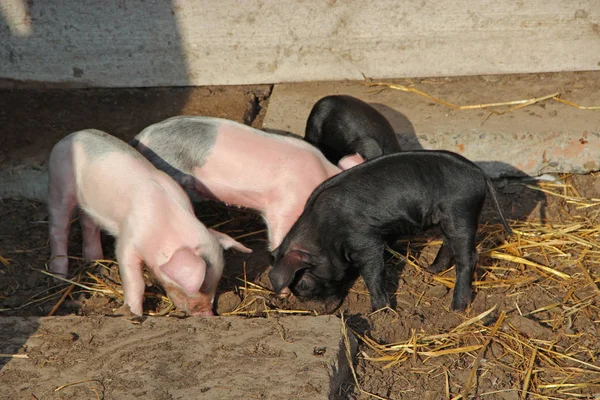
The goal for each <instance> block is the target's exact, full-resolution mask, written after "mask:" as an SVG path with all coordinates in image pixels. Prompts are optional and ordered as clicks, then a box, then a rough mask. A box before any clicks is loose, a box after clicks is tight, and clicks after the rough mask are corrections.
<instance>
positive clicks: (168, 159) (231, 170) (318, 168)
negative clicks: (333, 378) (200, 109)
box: [131, 116, 340, 248]
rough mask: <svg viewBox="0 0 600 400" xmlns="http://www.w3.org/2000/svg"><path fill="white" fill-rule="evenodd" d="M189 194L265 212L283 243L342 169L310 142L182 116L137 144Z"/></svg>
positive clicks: (272, 236) (274, 238)
mask: <svg viewBox="0 0 600 400" xmlns="http://www.w3.org/2000/svg"><path fill="white" fill-rule="evenodd" d="M131 143H132V145H134V146H135V147H136V148H137V149H138V150H139V151H140V153H142V154H143V155H144V156H145V157H146V158H147V159H148V160H149V161H150V162H151V163H152V164H154V165H155V166H156V167H157V168H158V169H160V170H163V171H165V172H166V173H168V174H169V175H171V176H172V177H173V178H174V179H175V180H177V181H178V182H179V183H180V184H181V185H182V186H183V187H185V188H186V190H187V191H188V192H190V191H195V192H196V194H197V195H200V196H201V197H204V198H208V199H213V200H219V201H222V202H224V203H225V204H229V205H236V206H241V207H246V208H250V209H253V210H256V211H259V212H260V213H261V214H262V216H263V218H264V220H265V222H266V224H267V230H268V235H269V245H270V248H275V247H277V246H279V244H280V243H281V240H283V238H284V236H285V234H286V233H287V232H288V231H289V229H290V228H291V226H292V225H293V223H294V222H295V221H296V219H297V218H298V216H299V215H300V214H301V213H302V210H303V209H304V205H305V204H306V200H307V199H308V197H309V196H310V194H311V193H312V191H313V190H314V189H315V188H316V187H317V186H318V185H319V184H321V183H322V182H323V181H324V180H326V179H327V178H329V177H331V176H333V175H335V174H338V173H339V172H340V169H339V168H337V167H336V166H335V165H333V164H331V163H330V162H329V161H327V159H326V158H325V157H324V156H323V154H322V153H321V152H320V151H319V150H318V149H316V148H315V147H314V146H312V145H310V144H309V143H307V142H305V141H303V140H301V139H299V138H296V137H290V136H282V135H276V134H269V133H265V132H262V131H259V130H257V129H254V128H252V127H249V126H246V125H243V124H240V123H237V122H234V121H229V120H226V119H221V118H213V117H202V116H179V117H173V118H169V119H167V120H164V121H161V122H158V123H156V124H153V125H150V126H149V127H147V128H145V129H144V130H143V131H142V132H140V133H139V134H138V135H137V136H136V137H135V139H134V140H133V141H132V142H131Z"/></svg>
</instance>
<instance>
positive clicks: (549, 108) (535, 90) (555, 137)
mask: <svg viewBox="0 0 600 400" xmlns="http://www.w3.org/2000/svg"><path fill="white" fill-rule="evenodd" d="M394 82H396V83H398V84H402V85H405V86H409V87H413V88H416V89H419V90H421V91H423V92H426V93H428V94H430V95H432V96H434V97H437V98H440V99H442V100H445V101H447V102H451V103H453V104H457V105H470V104H484V103H496V102H505V101H512V100H521V99H530V98H535V97H541V96H544V95H548V94H551V93H554V92H560V93H561V97H562V98H563V99H565V100H570V101H573V102H576V103H579V104H581V105H587V106H591V105H600V72H578V73H560V74H558V73H557V74H535V75H506V76H481V77H458V78H435V79H421V80H395V81H394ZM380 89H381V88H370V87H366V86H365V85H364V84H363V83H362V82H310V83H299V84H280V85H276V86H275V87H274V89H273V92H272V94H271V97H270V100H269V107H268V109H267V114H266V116H265V120H264V123H263V128H265V129H273V130H285V131H289V132H293V133H296V134H300V135H303V134H304V129H305V126H306V119H307V117H308V114H309V112H310V109H311V108H312V106H313V104H314V103H315V102H316V101H317V100H318V99H319V98H321V97H323V96H326V95H330V94H349V95H352V96H355V97H358V98H360V99H362V100H365V101H367V102H369V103H371V104H372V105H373V106H374V107H376V108H377V109H378V110H379V111H381V112H382V113H383V114H384V115H385V116H386V117H387V118H388V119H389V120H390V122H391V123H392V125H393V126H394V128H395V129H396V133H397V134H398V135H399V138H400V140H401V142H402V144H403V146H404V148H406V149H407V150H408V149H419V148H424V149H445V150H451V151H454V152H457V153H459V154H462V155H463V156H465V157H467V158H469V159H471V160H472V161H475V162H477V163H478V164H479V165H480V166H481V167H482V168H483V169H484V170H485V171H486V172H487V173H488V174H490V176H492V177H499V176H519V175H522V173H525V174H527V175H530V176H538V175H541V174H544V173H553V172H574V173H586V172H590V171H596V170H598V169H600V110H580V109H577V108H575V107H571V106H568V105H566V104H562V103H559V102H557V101H555V100H546V101H544V102H541V103H538V104H534V105H531V106H528V107H525V108H523V109H520V110H516V111H513V112H510V113H506V114H503V115H491V116H489V117H488V118H486V117H487V112H486V111H485V110H483V109H474V110H454V109H451V108H448V107H446V106H443V105H440V104H437V103H434V102H433V101H431V100H429V99H427V98H425V97H422V96H419V95H417V94H414V93H408V92H402V91H398V90H390V89H386V90H380ZM496 109H497V110H501V109H502V108H499V107H496Z"/></svg>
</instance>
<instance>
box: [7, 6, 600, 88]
mask: <svg viewBox="0 0 600 400" xmlns="http://www.w3.org/2000/svg"><path fill="white" fill-rule="evenodd" d="M0 60H1V62H0V79H1V78H5V79H9V80H32V81H43V82H50V83H56V84H60V85H69V86H106V87H139V86H179V85H182V86H185V85H224V84H253V83H279V82H294V81H314V80H339V79H362V78H363V75H365V76H368V77H371V78H389V77H418V76H452V75H474V74H503V73H525V72H550V71H574V70H599V69H600V2H599V1H598V0H570V1H564V0H526V1H524V0H514V1H513V0H503V1H498V0H420V1H412V0H378V1H362V0H328V1H325V0H243V1H239V0H198V1H184V0H172V1H168V0H146V1H141V0H120V1H116V0H113V1H97V0H72V1H67V0H43V1H41V0H0ZM4 83H5V84H6V80H5V82H4Z"/></svg>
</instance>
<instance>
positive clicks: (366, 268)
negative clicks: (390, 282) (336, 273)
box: [348, 241, 390, 311]
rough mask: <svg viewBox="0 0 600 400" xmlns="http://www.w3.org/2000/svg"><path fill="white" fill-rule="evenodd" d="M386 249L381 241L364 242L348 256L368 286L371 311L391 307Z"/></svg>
mask: <svg viewBox="0 0 600 400" xmlns="http://www.w3.org/2000/svg"><path fill="white" fill-rule="evenodd" d="M384 247H385V245H384V243H383V242H381V241H379V242H377V241H373V242H365V241H363V242H362V243H360V245H359V246H357V247H356V248H352V250H351V251H350V254H349V256H348V257H349V259H350V262H351V263H352V265H354V266H355V267H358V268H359V271H360V274H361V276H362V278H363V280H364V281H365V284H366V285H367V289H368V291H369V294H370V296H371V311H376V310H379V309H381V308H384V307H388V306H389V305H390V301H389V297H388V295H387V293H386V291H385V270H384V268H385V265H384V260H383V249H384Z"/></svg>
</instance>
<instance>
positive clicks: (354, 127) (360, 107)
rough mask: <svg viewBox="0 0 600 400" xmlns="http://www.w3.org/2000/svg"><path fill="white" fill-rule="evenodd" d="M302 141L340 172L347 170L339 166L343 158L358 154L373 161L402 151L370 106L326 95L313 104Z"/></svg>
mask: <svg viewBox="0 0 600 400" xmlns="http://www.w3.org/2000/svg"><path fill="white" fill-rule="evenodd" d="M304 140H306V141H307V142H308V143H311V144H312V145H314V146H316V147H317V148H319V149H320V150H321V151H322V152H323V154H324V155H325V157H327V159H328V160H329V161H331V162H332V163H333V164H337V165H338V166H339V167H340V168H342V169H347V168H345V166H344V164H339V163H340V160H341V159H342V158H343V157H344V156H348V155H352V154H357V155H360V156H361V157H362V158H363V159H365V160H372V159H374V158H376V157H379V156H382V155H386V154H393V153H398V152H400V151H401V148H400V142H399V141H398V138H397V137H396V133H395V132H394V128H392V125H391V124H390V123H389V121H388V120H387V119H386V118H385V117H384V116H383V115H382V114H381V113H380V112H379V111H377V110H376V109H375V108H374V107H372V106H371V105H369V104H367V103H365V102H364V101H362V100H359V99H357V98H355V97H352V96H346V95H333V96H326V97H323V98H322V99H320V100H319V101H317V102H316V103H315V105H314V106H313V108H312V110H311V112H310V114H309V116H308V120H307V122H306V132H305V135H304Z"/></svg>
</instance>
